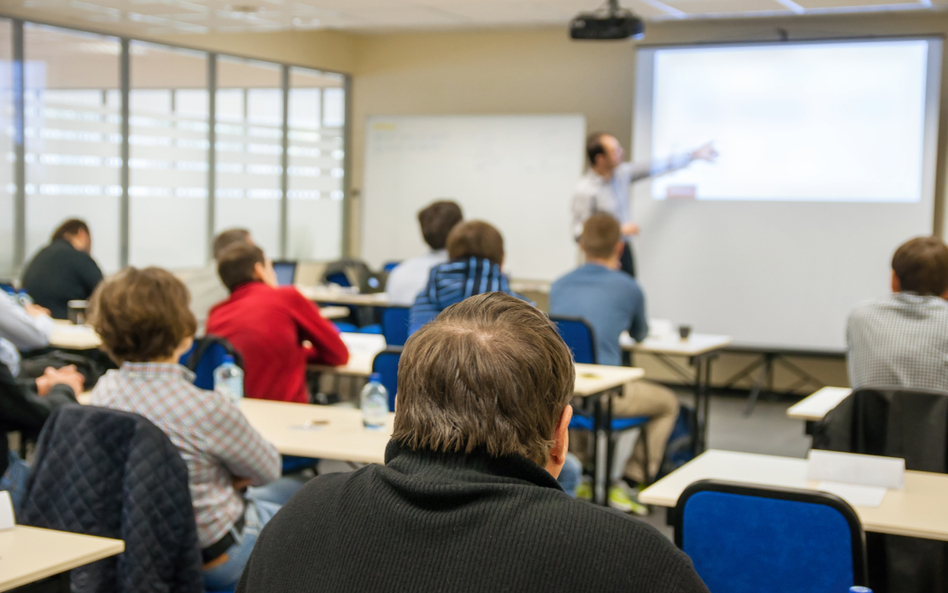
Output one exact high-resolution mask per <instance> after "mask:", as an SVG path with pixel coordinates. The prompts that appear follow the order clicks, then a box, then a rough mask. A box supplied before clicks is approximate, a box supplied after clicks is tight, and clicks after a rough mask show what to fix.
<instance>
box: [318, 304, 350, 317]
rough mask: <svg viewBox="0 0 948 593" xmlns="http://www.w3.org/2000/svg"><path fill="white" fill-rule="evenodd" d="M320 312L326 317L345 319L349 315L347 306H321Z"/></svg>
mask: <svg viewBox="0 0 948 593" xmlns="http://www.w3.org/2000/svg"><path fill="white" fill-rule="evenodd" d="M319 312H320V314H321V315H322V316H323V317H324V318H325V319H343V318H345V317H348V316H349V309H347V308H346V307H336V306H329V307H320V308H319Z"/></svg>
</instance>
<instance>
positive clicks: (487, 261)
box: [408, 220, 523, 335]
mask: <svg viewBox="0 0 948 593" xmlns="http://www.w3.org/2000/svg"><path fill="white" fill-rule="evenodd" d="M447 247H448V258H449V261H448V262H446V263H443V264H439V265H437V266H435V267H434V268H432V269H431V272H430V273H429V274H428V283H427V285H426V286H425V288H424V290H422V291H421V293H419V294H418V296H417V298H416V299H415V302H414V304H413V305H412V306H411V312H410V313H409V322H408V333H409V335H411V334H413V333H415V332H416V331H418V330H419V329H421V326H422V325H424V324H426V323H428V322H429V321H431V320H432V319H434V318H435V317H437V316H438V313H440V312H441V311H442V310H444V309H446V308H447V307H449V306H451V305H453V304H455V303H459V302H461V301H463V300H464V299H466V298H468V297H471V296H473V295H475V294H481V293H485V292H505V293H507V294H510V295H513V296H515V297H518V298H523V297H520V295H518V294H515V293H514V292H513V291H511V290H510V283H509V282H508V280H507V275H506V274H504V273H503V272H501V271H500V268H501V266H502V265H503V263H504V238H503V237H502V236H501V234H500V231H498V230H497V229H496V228H494V226H493V225H491V224H489V223H486V222H484V221H482V220H471V221H468V222H462V223H460V224H458V225H457V226H455V227H454V229H452V230H451V232H450V233H449V234H448V240H447Z"/></svg>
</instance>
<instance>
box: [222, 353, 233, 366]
mask: <svg viewBox="0 0 948 593" xmlns="http://www.w3.org/2000/svg"><path fill="white" fill-rule="evenodd" d="M228 362H229V363H231V364H234V355H233V354H225V355H224V364H227V363H228Z"/></svg>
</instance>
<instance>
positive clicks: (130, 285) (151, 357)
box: [89, 268, 302, 589]
mask: <svg viewBox="0 0 948 593" xmlns="http://www.w3.org/2000/svg"><path fill="white" fill-rule="evenodd" d="M188 300H189V295H188V290H187V288H185V286H184V284H183V283H182V282H181V281H180V280H178V279H177V278H176V277H175V276H173V275H172V274H171V273H170V272H167V271H165V270H162V269H160V268H145V269H142V270H139V269H136V268H125V269H124V270H122V271H121V272H119V273H118V274H116V275H114V276H112V277H110V278H108V279H106V280H105V281H104V282H103V283H102V284H100V285H99V287H98V289H97V290H96V292H95V294H94V295H93V296H92V300H91V302H90V306H89V320H90V322H91V324H92V326H93V327H94V328H95V330H96V332H98V334H99V336H101V338H102V345H103V348H104V349H105V350H106V352H108V354H109V356H111V357H112V358H113V359H114V360H115V362H116V363H118V364H119V365H121V367H120V368H119V369H118V370H112V371H109V372H108V373H106V374H105V376H103V377H102V378H101V379H100V380H99V382H98V383H97V384H96V386H95V389H94V390H93V391H92V397H91V403H92V404H93V405H96V406H102V407H106V408H112V409H116V410H122V411H125V412H132V413H135V414H140V415H142V416H144V417H145V418H147V419H148V420H150V421H151V422H153V423H154V424H155V425H156V426H158V427H159V428H160V429H161V430H162V431H164V433H165V434H167V435H168V438H169V439H171V442H172V443H174V445H175V446H176V447H177V448H178V450H179V451H180V453H181V457H182V458H183V459H184V461H185V462H186V463H187V466H188V482H189V486H190V489H191V501H192V504H193V505H194V516H195V522H196V524H197V533H198V540H199V544H200V546H201V550H202V555H203V559H204V562H205V564H204V581H205V585H206V586H207V587H208V588H209V589H225V588H228V587H232V586H234V585H235V584H236V583H237V580H238V579H239V578H240V573H241V572H242V571H243V567H244V565H245V564H246V562H247V559H248V558H249V557H250V551H251V550H252V549H253V546H254V543H255V542H256V539H257V534H259V532H260V530H261V529H262V528H263V525H265V524H266V523H267V521H269V520H270V518H271V517H273V515H275V514H276V512H277V511H278V510H279V509H280V506H281V505H282V504H283V503H285V502H287V501H288V500H289V498H290V497H291V496H292V495H293V493H294V492H295V491H296V490H297V489H299V487H300V486H301V485H302V484H301V483H300V482H297V481H295V480H292V479H291V478H280V470H281V462H280V455H279V454H278V453H277V451H276V449H275V448H274V447H273V445H271V444H270V443H268V442H267V441H265V440H264V439H263V437H262V436H260V434H259V433H258V432H257V431H256V430H254V429H253V428H252V427H251V426H250V424H249V423H248V422H247V419H246V418H245V417H244V415H243V414H242V413H241V411H240V409H239V408H238V407H237V406H236V405H235V404H234V403H233V402H232V401H230V400H229V399H228V398H227V397H225V396H223V395H221V394H219V393H216V392H214V391H204V390H202V389H199V388H197V387H195V386H194V385H193V381H194V374H193V373H192V372H191V371H189V370H188V369H186V368H185V367H183V366H181V365H180V364H178V360H179V359H180V357H181V355H182V354H184V353H185V352H187V351H188V350H189V349H190V347H191V343H192V337H193V336H194V332H195V328H196V327H197V322H196V320H195V317H194V315H193V313H191V311H190V310H189V309H188Z"/></svg>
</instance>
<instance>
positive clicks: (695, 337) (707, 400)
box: [619, 332, 734, 454]
mask: <svg viewBox="0 0 948 593" xmlns="http://www.w3.org/2000/svg"><path fill="white" fill-rule="evenodd" d="M733 342H734V340H733V338H731V337H730V336H717V335H712V334H691V335H690V336H688V339H687V340H682V339H681V338H680V337H679V336H677V335H668V336H661V337H656V336H649V337H647V338H645V340H644V341H642V342H640V343H636V342H635V340H633V339H632V338H631V337H630V336H629V333H628V332H622V335H621V336H620V338H619V343H620V344H621V345H622V348H623V349H624V350H626V351H628V352H631V353H635V352H644V353H648V354H651V355H653V356H654V357H655V358H656V360H658V361H659V362H660V363H661V364H662V365H663V366H665V367H666V368H668V369H669V370H671V371H672V372H673V373H675V374H676V375H678V376H679V377H681V378H682V379H683V380H684V381H686V382H688V383H691V382H692V377H691V375H690V373H689V372H688V371H687V370H685V369H682V368H681V367H680V366H679V365H678V364H676V363H674V362H672V360H671V358H687V359H688V364H689V365H690V366H692V367H693V368H694V379H693V384H694V389H695V391H694V393H695V420H696V422H697V426H696V427H695V440H694V452H695V454H698V453H701V452H702V451H704V450H705V447H706V446H707V444H708V418H709V416H710V407H711V363H712V362H713V361H714V359H715V358H717V357H718V355H719V354H720V353H721V351H722V350H724V349H725V348H726V347H728V346H730V345H731V344H732V343H733Z"/></svg>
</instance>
